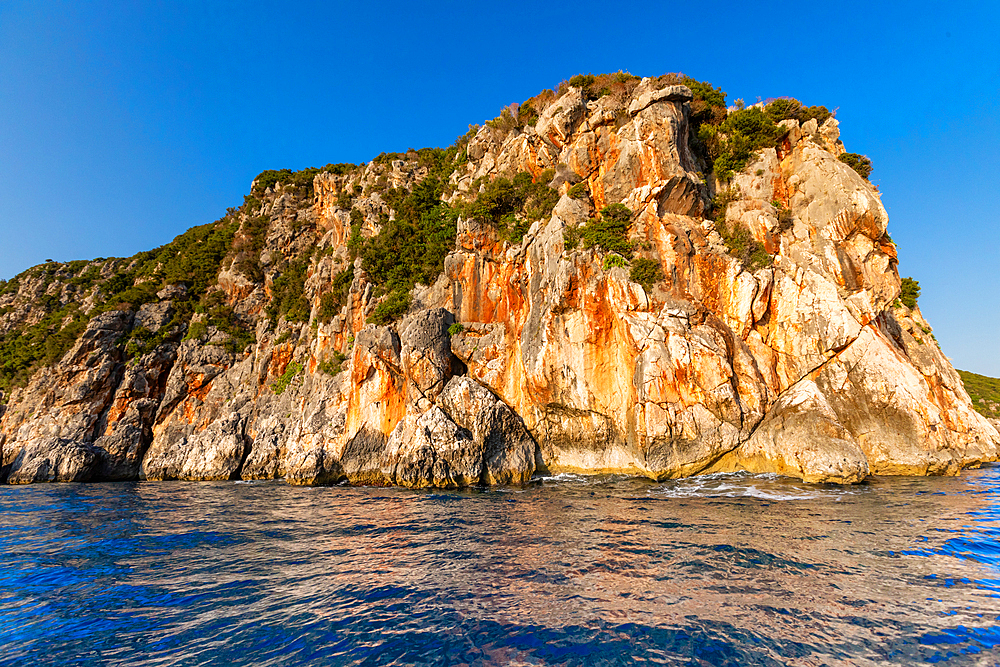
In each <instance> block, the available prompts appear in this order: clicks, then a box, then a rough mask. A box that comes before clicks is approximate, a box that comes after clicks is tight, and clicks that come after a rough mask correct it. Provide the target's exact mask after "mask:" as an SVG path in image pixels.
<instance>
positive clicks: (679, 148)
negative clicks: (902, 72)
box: [0, 79, 1000, 487]
mask: <svg viewBox="0 0 1000 667" xmlns="http://www.w3.org/2000/svg"><path fill="white" fill-rule="evenodd" d="M668 84H670V82H669V81H667V82H665V81H661V80H659V79H644V80H642V81H636V82H633V83H631V84H629V86H630V87H627V88H626V89H625V90H626V92H625V93H622V94H615V95H606V96H602V97H599V98H598V99H589V100H588V98H587V96H586V95H585V93H584V91H583V90H581V89H579V88H573V87H569V88H568V89H566V90H564V91H563V94H561V95H551V96H550V97H551V98H552V99H549V98H544V99H545V100H547V101H546V102H545V105H544V108H538V109H536V111H537V112H538V116H537V120H535V121H534V122H533V124H522V125H516V124H512V125H511V126H510V127H506V129H505V126H504V125H503V124H502V123H494V124H490V125H487V126H485V127H483V128H481V129H479V130H478V132H477V133H475V134H474V135H472V136H470V137H468V138H467V139H468V141H467V144H465V145H464V152H463V153H462V159H461V160H456V161H455V163H454V164H453V165H452V170H451V172H450V173H449V174H447V175H446V177H445V180H447V181H448V187H447V189H446V191H445V196H444V198H445V200H447V201H448V202H450V203H451V204H453V205H455V206H458V205H459V204H461V203H462V202H468V201H471V200H473V199H475V198H476V196H477V195H478V194H479V192H480V191H481V190H482V189H483V188H484V187H485V184H486V183H489V182H490V181H492V180H494V179H497V178H501V177H504V178H512V177H513V176H514V175H515V174H517V173H519V172H526V173H528V174H530V175H531V176H532V178H533V179H534V180H535V181H536V182H541V183H548V184H550V187H552V188H555V189H557V191H558V197H559V198H558V203H556V205H555V206H554V207H553V208H552V209H551V212H549V211H546V212H545V213H544V215H543V216H542V217H540V218H539V219H533V220H532V219H525V220H521V221H520V222H521V223H523V226H524V233H523V234H520V235H517V236H514V235H510V234H505V233H504V232H503V231H502V229H501V228H500V227H498V225H497V223H496V221H491V220H488V219H486V218H482V219H481V218H479V217H476V216H475V215H461V216H459V217H458V220H457V222H456V225H455V226H456V228H455V229H454V231H455V232H456V238H455V242H454V245H453V246H452V247H449V248H448V249H447V253H446V256H445V257H444V259H443V272H442V273H440V275H438V276H437V278H436V279H433V280H431V281H430V282H431V284H426V285H425V284H418V285H417V286H416V287H415V288H414V289H413V290H412V291H411V292H410V294H409V295H408V296H407V298H408V299H409V301H408V302H406V304H408V306H407V305H406V304H404V306H405V307H404V308H403V310H404V311H405V313H404V315H403V316H402V317H401V318H398V319H397V320H396V321H394V322H391V323H389V324H386V323H385V322H386V321H390V320H391V319H392V318H385V317H382V316H381V315H379V313H381V312H382V311H380V310H378V309H379V308H385V307H386V304H389V303H390V301H389V300H390V299H393V298H398V296H397V297H394V296H393V294H390V293H388V292H387V290H386V287H385V285H384V284H382V283H380V282H379V280H381V279H379V278H377V277H375V276H373V275H371V273H370V272H371V271H372V270H375V269H373V266H372V265H371V264H369V263H367V260H365V259H363V258H362V257H358V256H357V254H358V252H359V251H358V248H359V247H361V246H362V245H363V244H364V243H366V242H369V241H371V240H372V239H375V238H377V237H378V236H379V234H380V233H382V231H383V230H384V229H387V228H388V226H389V225H391V223H392V221H394V220H396V219H397V216H398V215H400V211H399V210H397V209H394V208H393V206H398V201H399V193H400V192H402V193H404V194H405V193H408V192H411V191H413V190H414V188H415V187H416V186H417V185H418V184H420V183H422V182H423V179H425V178H428V175H429V174H430V173H431V172H430V170H429V169H428V168H427V166H426V165H425V164H424V162H423V158H422V156H420V155H418V154H415V153H414V154H408V155H405V156H399V159H384V160H377V161H373V162H372V163H369V164H367V165H362V166H360V167H355V168H352V169H347V170H340V171H333V172H328V173H319V174H318V175H316V176H315V178H314V181H313V183H312V185H311V187H309V188H308V189H307V190H302V189H301V188H302V187H303V186H297V185H294V184H282V183H281V182H276V183H274V184H273V185H269V186H268V187H267V188H266V190H265V191H263V192H261V191H260V189H259V188H257V187H255V189H254V191H253V192H254V196H253V197H250V198H248V202H247V204H245V205H244V207H243V208H241V209H239V210H238V211H236V212H235V213H231V214H230V215H231V216H233V217H232V218H231V219H232V220H235V221H236V222H238V223H239V228H238V230H237V231H236V232H235V236H234V237H233V240H232V242H231V243H232V245H231V247H230V249H229V250H228V251H227V254H226V258H225V260H224V261H223V262H222V264H221V267H220V269H221V270H220V271H219V273H218V276H217V277H216V278H215V281H214V283H213V284H212V285H210V286H209V288H208V289H207V291H205V292H204V294H205V296H202V297H200V298H201V299H202V301H201V303H202V304H207V306H205V307H203V308H201V309H200V310H198V312H195V313H194V314H193V315H192V314H190V313H191V309H190V307H187V310H185V308H186V306H185V304H186V303H188V302H187V301H185V300H186V299H188V298H189V294H188V290H189V289H194V288H193V287H192V286H191V285H189V284H188V283H184V282H181V283H179V284H172V285H168V286H167V287H166V288H165V289H162V290H160V291H159V292H158V293H157V295H156V300H153V301H149V302H146V303H143V304H142V305H141V306H139V307H131V308H130V307H127V306H128V304H125V305H126V307H124V308H122V309H117V310H107V309H105V311H104V312H100V313H98V312H97V310H98V309H97V308H96V305H95V304H97V303H98V301H99V300H100V299H101V298H105V296H103V295H105V293H107V292H109V288H107V287H106V286H107V285H108V284H109V283H108V281H109V280H111V279H112V277H113V276H114V275H115V272H116V271H117V272H122V271H128V270H130V269H129V266H131V265H129V264H127V263H126V262H127V260H115V261H111V262H105V263H103V264H100V265H99V271H98V269H97V268H95V269H89V268H86V269H81V271H83V270H91V271H92V273H94V272H97V274H99V278H98V283H97V286H96V287H93V288H92V289H91V290H90V291H83V292H76V291H74V289H75V288H74V287H73V280H71V277H72V276H70V274H67V277H66V278H65V279H61V280H62V282H59V281H55V282H52V281H50V282H49V283H47V284H42V283H40V282H38V281H35V280H32V279H30V278H31V276H30V275H28V276H26V278H25V279H24V280H21V281H20V283H19V287H18V289H17V290H16V291H13V292H11V291H8V292H7V293H0V308H3V311H0V312H3V313H4V314H3V315H2V316H0V332H5V331H13V330H14V329H15V328H16V326H20V325H19V324H18V322H31V321H40V320H41V319H42V318H43V317H44V316H45V312H47V311H38V310H37V308H36V307H35V306H34V305H33V304H35V303H37V302H39V300H40V299H41V298H42V297H43V296H45V295H48V298H50V300H51V299H56V300H58V301H59V303H63V304H69V303H74V304H79V308H81V309H82V312H93V316H92V317H91V319H89V323H88V324H86V327H85V328H84V329H83V331H82V333H81V334H80V335H79V337H78V339H77V340H76V342H75V344H74V345H73V346H72V348H71V349H69V351H68V352H66V353H65V354H64V355H63V356H62V357H61V359H60V360H59V361H58V362H57V363H54V364H52V365H49V366H44V367H40V368H38V369H37V370H36V371H35V372H34V374H33V375H32V376H31V377H30V380H29V381H28V382H27V384H26V385H25V386H21V387H18V388H15V389H13V391H11V392H9V394H8V395H6V396H4V399H3V400H4V402H5V403H6V405H4V406H2V407H0V477H2V478H3V479H5V480H6V481H7V482H9V483H26V482H38V481H88V480H117V479H149V480H168V479H186V480H212V479H215V480H218V479H240V478H242V479H273V478H283V479H285V480H287V481H288V482H289V483H292V484H334V483H342V482H347V483H353V484H380V485H381V484H385V485H389V484H394V485H401V486H409V487H463V486H471V485H483V484H486V485H488V484H523V483H526V482H528V481H529V480H530V479H531V477H532V475H533V474H535V473H536V472H537V471H549V472H558V471H577V472H584V473H603V472H620V473H629V474H636V475H644V476H648V477H650V478H652V479H656V480H663V479H667V478H672V477H681V476H688V475H695V474H699V473H706V472H716V471H735V470H748V471H752V472H776V473H780V474H784V475H790V476H794V477H798V478H801V479H803V480H805V481H808V482H837V483H853V482H858V481H861V480H863V479H865V478H866V477H867V476H868V475H873V474H874V475H889V474H895V475H913V474H920V475H923V474H957V473H958V472H959V471H960V470H961V469H962V468H964V467H969V466H976V465H979V464H981V463H982V462H985V461H992V460H997V458H998V454H1000V434H998V432H997V430H996V425H995V424H991V423H990V422H989V421H988V420H987V419H986V418H984V417H982V416H981V415H979V414H978V413H977V412H975V410H974V409H973V406H972V404H971V402H970V400H969V398H968V395H967V394H966V393H965V390H964V388H963V386H962V382H961V380H960V378H959V377H958V375H957V374H956V372H955V371H954V369H953V368H952V367H951V365H950V363H949V362H948V360H947V359H946V358H945V357H944V355H943V354H942V353H941V351H940V349H939V348H938V346H937V344H936V342H935V341H934V340H933V338H932V337H930V336H929V333H930V326H929V324H927V322H926V321H924V319H923V317H922V316H921V314H920V312H919V310H918V309H916V308H912V309H911V308H907V307H906V306H904V305H902V304H901V303H900V302H899V300H898V297H899V295H900V279H899V275H898V272H897V270H896V264H897V262H896V249H895V245H894V244H893V242H892V241H891V239H890V238H889V236H888V234H887V233H886V226H887V223H888V217H887V215H886V211H885V209H884V207H883V206H882V204H881V201H880V195H879V193H878V191H877V190H876V189H875V188H874V187H873V186H872V185H871V183H869V182H868V181H867V180H866V179H865V178H863V177H861V176H860V175H859V174H858V173H856V172H855V171H854V170H853V169H851V168H850V167H849V166H847V165H846V164H845V163H843V162H841V161H840V160H838V159H837V157H838V155H840V154H841V153H843V152H844V148H843V144H842V143H841V142H840V140H839V129H838V126H837V121H836V120H835V119H833V118H830V119H828V120H826V121H825V122H823V123H822V124H820V123H817V121H816V120H815V119H812V120H809V121H808V122H806V123H802V124H800V123H799V122H798V121H797V120H785V121H783V122H782V123H781V129H782V133H781V139H780V141H778V142H777V144H776V146H775V147H773V148H765V149H763V150H761V151H758V152H757V154H756V155H755V156H754V158H753V159H752V160H751V162H750V164H748V165H747V166H746V168H744V169H742V170H741V171H739V172H738V173H736V174H735V175H734V176H733V177H732V181H731V183H728V184H722V183H718V182H715V180H714V179H707V178H706V177H705V176H704V173H703V171H704V170H705V165H704V164H703V158H702V157H700V156H699V155H698V154H697V153H696V151H694V150H692V146H693V145H695V142H694V140H693V138H692V136H693V129H692V127H691V117H692V116H691V114H692V112H691V108H692V100H693V94H692V92H691V90H690V89H689V88H687V87H685V86H682V85H668ZM540 99H541V98H540ZM539 104H541V103H540V102H539ZM543 176H544V178H545V180H544V181H540V180H539V179H541V178H542V177H543ZM435 177H436V176H435ZM581 187H585V188H586V196H582V197H581V196H580V194H579V190H580V188H581ZM297 188H298V189H297ZM393 188H395V189H393ZM571 188H572V189H573V194H572V195H571V194H570V190H571ZM723 190H726V191H727V192H728V193H729V195H728V196H729V199H730V200H731V201H730V203H729V204H728V206H727V207H726V208H724V209H723V210H722V213H721V215H720V213H719V212H718V211H715V212H712V216H713V217H715V218H717V220H713V219H711V218H709V217H708V216H709V214H710V212H711V196H712V195H715V194H717V193H719V192H722V191H723ZM303 192H305V193H306V194H303ZM554 196H555V195H554ZM393 202H395V203H393ZM609 204H623V205H624V206H625V207H626V208H627V209H628V210H629V211H630V212H631V219H630V220H629V222H628V239H627V240H628V241H629V242H631V248H633V249H634V255H633V257H632V262H633V267H634V266H636V265H637V262H638V260H642V261H644V262H646V266H647V267H655V269H656V270H655V271H653V272H652V273H651V274H650V276H647V277H645V278H642V277H640V276H637V275H635V274H634V273H633V272H632V271H630V269H629V268H628V267H627V266H623V264H627V263H628V262H627V260H626V259H625V258H623V257H618V259H616V260H614V261H608V256H609V253H605V252H604V251H603V250H602V249H601V246H600V245H594V246H593V247H590V248H586V247H579V246H574V244H573V242H572V239H573V238H574V235H576V236H579V234H580V233H581V230H582V229H584V228H585V226H586V225H587V224H589V221H591V220H592V219H594V218H595V217H596V216H598V215H599V212H600V211H601V210H602V209H604V207H605V206H607V205H609ZM227 219H230V218H227ZM732 229H741V230H744V233H745V234H746V235H747V238H749V239H752V242H753V243H755V244H757V246H756V247H759V249H760V250H759V252H760V253H763V255H764V256H766V258H767V260H766V261H765V262H761V263H757V264H754V263H751V262H748V261H747V260H746V258H745V257H743V258H741V257H740V256H739V254H738V253H736V252H734V251H733V248H732V247H731V245H732V244H731V241H730V239H729V238H728V237H727V236H726V234H725V232H726V230H732ZM115 262H117V263H115ZM296 262H297V264H296ZM94 266H95V267H98V265H97V264H94ZM109 267H110V268H109ZM296 271H298V272H299V273H296ZM102 272H103V273H102ZM97 274H95V275H97ZM32 275H33V274H32ZM129 275H130V278H131V279H132V280H134V281H135V285H137V286H138V285H141V280H145V279H148V278H143V277H142V276H138V277H136V276H132V275H131V274H129ZM295 275H300V276H301V281H302V282H301V284H300V287H299V288H298V289H299V291H298V292H296V291H294V290H290V289H289V288H288V287H287V285H288V284H289V281H290V280H292V277H294V276H295ZM101 281H103V282H101ZM79 282H80V281H79V279H78V280H77V284H79ZM102 285H103V286H105V287H102ZM116 289H118V288H116ZM102 290H104V291H103V292H102ZM118 291H121V290H120V289H118ZM295 299H300V301H295ZM289 304H292V305H291V306H290V305H289ZM220 308H221V309H222V310H220ZM294 308H299V312H300V316H299V317H293V316H292V313H293V312H294ZM88 309H93V310H88ZM74 312H75V311H74ZM185 313H188V314H187V315H185ZM220 313H221V314H220ZM183 317H188V318H189V319H188V320H184V319H183ZM18 318H19V319H18ZM178 318H181V319H178ZM372 319H376V320H379V321H380V322H381V323H380V324H370V323H368V322H369V321H370V320H372ZM240 327H243V329H242V331H245V332H249V333H248V334H247V336H248V337H246V338H240V337H239V336H240V334H239V331H240V330H241V329H240ZM185 334H186V335H185ZM182 338H183V340H182ZM136 340H140V341H150V340H152V341H153V343H150V345H152V347H151V348H150V349H146V348H142V349H138V348H136V347H135V345H136V344H135V341H136ZM129 341H132V342H131V343H130V342H129ZM129 345H132V346H133V347H129ZM136 349H138V351H135V350H136ZM130 350H131V352H130Z"/></svg>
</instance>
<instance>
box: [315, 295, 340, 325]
mask: <svg viewBox="0 0 1000 667" xmlns="http://www.w3.org/2000/svg"><path fill="white" fill-rule="evenodd" d="M339 312H340V303H339V302H338V300H337V295H336V294H334V293H333V292H327V293H326V294H324V295H323V296H321V297H320V298H319V319H320V320H321V321H323V322H329V321H330V320H332V319H333V318H334V317H336V316H337V314H338V313H339Z"/></svg>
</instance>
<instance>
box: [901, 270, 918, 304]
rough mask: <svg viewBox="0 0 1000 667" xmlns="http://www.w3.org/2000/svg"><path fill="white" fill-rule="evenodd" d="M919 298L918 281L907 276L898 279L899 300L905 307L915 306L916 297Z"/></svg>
mask: <svg viewBox="0 0 1000 667" xmlns="http://www.w3.org/2000/svg"><path fill="white" fill-rule="evenodd" d="M919 298H920V283H918V282H917V281H916V280H914V279H913V278H910V277H909V276H907V277H906V278H903V279H902V280H901V281H900V285H899V300H900V301H902V302H903V305H904V306H906V307H907V308H916V307H917V299H919Z"/></svg>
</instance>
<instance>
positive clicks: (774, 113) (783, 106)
mask: <svg viewBox="0 0 1000 667" xmlns="http://www.w3.org/2000/svg"><path fill="white" fill-rule="evenodd" d="M764 111H765V113H766V114H767V115H768V117H770V118H771V120H773V121H774V122H775V123H780V122H781V121H783V120H788V119H791V120H797V121H799V123H805V122H808V121H809V120H812V119H813V118H815V119H816V122H817V123H818V124H819V125H822V124H823V123H825V122H826V120H827V119H828V118H829V117H830V116H832V115H833V114H832V113H831V112H830V110H829V109H827V108H826V107H823V106H817V107H804V106H802V103H801V102H799V101H798V100H797V99H794V98H792V97H779V98H778V99H776V100H772V101H771V102H769V103H768V104H767V105H766V106H765V107H764Z"/></svg>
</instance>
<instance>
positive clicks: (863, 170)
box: [837, 153, 872, 180]
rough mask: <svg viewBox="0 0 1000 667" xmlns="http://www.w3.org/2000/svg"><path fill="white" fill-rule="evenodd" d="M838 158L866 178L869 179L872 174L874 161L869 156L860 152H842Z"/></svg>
mask: <svg viewBox="0 0 1000 667" xmlns="http://www.w3.org/2000/svg"><path fill="white" fill-rule="evenodd" d="M837 159H838V160H840V161H841V162H843V163H844V164H846V165H847V166H848V167H850V168H851V169H853V170H854V171H856V172H858V174H860V175H861V178H863V179H865V180H868V177H869V176H871V175H872V161H871V160H870V159H868V157H867V156H864V155H860V154H858V153H842V154H841V155H840V157H838V158H837Z"/></svg>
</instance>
